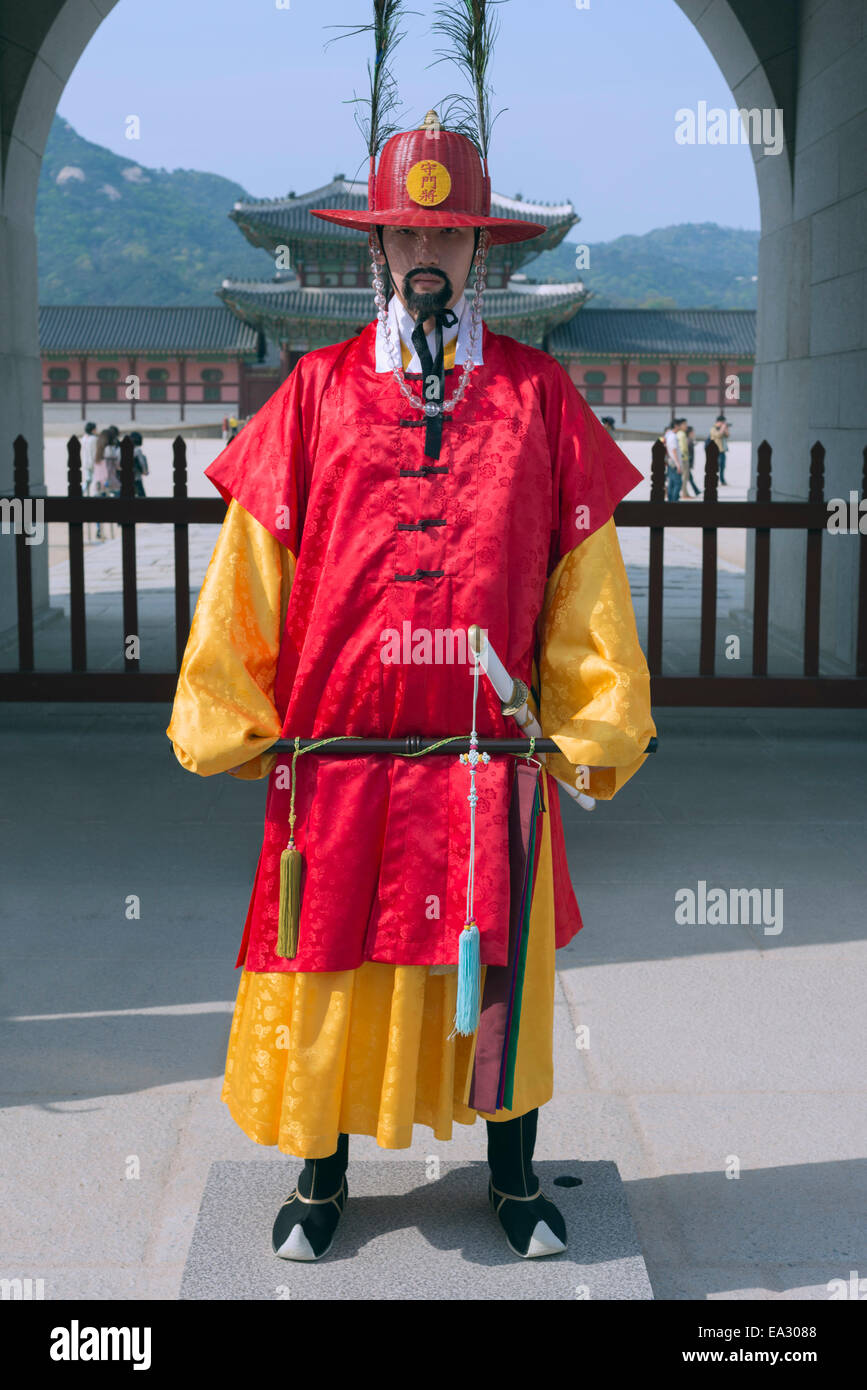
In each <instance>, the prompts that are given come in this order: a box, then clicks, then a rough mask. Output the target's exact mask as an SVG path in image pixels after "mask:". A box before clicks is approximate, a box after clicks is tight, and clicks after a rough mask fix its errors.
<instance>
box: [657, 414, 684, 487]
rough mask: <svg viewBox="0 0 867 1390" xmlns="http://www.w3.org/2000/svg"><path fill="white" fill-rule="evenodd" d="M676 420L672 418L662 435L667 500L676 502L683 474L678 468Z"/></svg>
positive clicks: (678, 452)
mask: <svg viewBox="0 0 867 1390" xmlns="http://www.w3.org/2000/svg"><path fill="white" fill-rule="evenodd" d="M676 424H677V422H676V421H675V420H672V421H671V423H670V425H669V426H668V428H667V429H666V431H665V434H664V435H663V436H662V439H663V443H664V444H665V458H666V469H665V475H666V479H667V481H668V492H667V497H668V501H669V502H676V501H677V500H678V498H679V497H680V486H681V483H682V481H683V475H682V473H681V470H680V450H679V449H678V447H677V429H676Z"/></svg>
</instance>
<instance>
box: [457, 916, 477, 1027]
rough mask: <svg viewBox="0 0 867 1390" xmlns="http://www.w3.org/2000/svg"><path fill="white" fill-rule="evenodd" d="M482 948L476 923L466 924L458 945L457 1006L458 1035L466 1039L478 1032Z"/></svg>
mask: <svg viewBox="0 0 867 1390" xmlns="http://www.w3.org/2000/svg"><path fill="white" fill-rule="evenodd" d="M481 970H482V966H481V947H480V937H479V929H478V927H477V926H476V924H475V922H466V923H465V924H464V929H463V931H462V932H461V939H460V942H459V943H458V997H457V1003H456V1005H455V1027H454V1031H455V1032H456V1033H460V1034H462V1035H463V1036H464V1037H466V1036H468V1035H469V1034H471V1033H474V1032H475V1031H476V1028H477V1027H478V1023H479V1008H480V1004H481V998H480V995H481Z"/></svg>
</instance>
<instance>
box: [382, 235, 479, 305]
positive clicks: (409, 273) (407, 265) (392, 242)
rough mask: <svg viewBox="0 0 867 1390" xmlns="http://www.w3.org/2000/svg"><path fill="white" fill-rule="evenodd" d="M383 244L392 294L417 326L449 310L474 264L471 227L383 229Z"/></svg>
mask: <svg viewBox="0 0 867 1390" xmlns="http://www.w3.org/2000/svg"><path fill="white" fill-rule="evenodd" d="M382 242H383V246H384V248H385V253H386V255H387V256H388V264H389V266H390V267H391V274H392V279H393V280H394V287H395V292H396V294H397V297H398V299H399V300H400V301H401V303H402V304H403V306H404V308H405V309H406V310H407V311H408V312H409V313H410V314H411V315H412V317H413V318H414V319H416V320H417V321H418V322H419V323H423V322H424V320H425V319H426V318H428V317H429V316H430V315H431V314H433V313H435V312H436V311H437V310H439V309H451V307H452V305H453V304H456V303H457V301H458V300H459V299H460V297H461V295H462V294H463V291H464V286H465V284H466V282H467V276H468V275H469V273H470V266H471V264H472V260H473V250H474V247H475V230H474V228H472V227H383V229H382Z"/></svg>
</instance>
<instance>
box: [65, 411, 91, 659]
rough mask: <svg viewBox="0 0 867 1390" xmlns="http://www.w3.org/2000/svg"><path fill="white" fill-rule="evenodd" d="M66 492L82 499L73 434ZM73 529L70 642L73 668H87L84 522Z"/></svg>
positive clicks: (77, 442)
mask: <svg viewBox="0 0 867 1390" xmlns="http://www.w3.org/2000/svg"><path fill="white" fill-rule="evenodd" d="M66 495H67V497H74V498H79V497H81V496H82V489H81V441H80V440H79V438H78V436H77V435H75V434H73V435H71V436H70V438H69V439H68V440H67V442H66ZM68 528H69V539H68V548H69V641H70V646H71V649H72V669H73V671H86V670H87V629H86V621H87V620H86V616H85V598H84V522H82V521H70V522H69V523H68Z"/></svg>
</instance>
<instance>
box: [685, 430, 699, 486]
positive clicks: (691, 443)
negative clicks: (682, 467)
mask: <svg viewBox="0 0 867 1390" xmlns="http://www.w3.org/2000/svg"><path fill="white" fill-rule="evenodd" d="M686 441H687V448H688V451H689V455H688V457H689V470H688V473H687V476H688V478H689V481H690V483H691V484H692V490H693V492H694V494H695V496H696V497H701V488H699V487H697V486H696V481H695V477H694V476H693V471H692V470H693V465H694V464H695V430H694V429H693V427H692V425H688V426H687V430H686Z"/></svg>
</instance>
